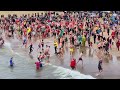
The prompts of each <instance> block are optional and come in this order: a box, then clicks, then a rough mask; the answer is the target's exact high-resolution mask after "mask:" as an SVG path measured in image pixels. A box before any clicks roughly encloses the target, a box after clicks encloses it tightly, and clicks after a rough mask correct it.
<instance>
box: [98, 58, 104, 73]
mask: <svg viewBox="0 0 120 90" xmlns="http://www.w3.org/2000/svg"><path fill="white" fill-rule="evenodd" d="M98 70H99V71H101V70H103V68H102V60H100V61H99V63H98Z"/></svg>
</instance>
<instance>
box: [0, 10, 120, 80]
mask: <svg viewBox="0 0 120 90" xmlns="http://www.w3.org/2000/svg"><path fill="white" fill-rule="evenodd" d="M15 12H16V11H15ZM15 12H13V11H12V12H10V11H9V12H8V11H6V12H4V11H0V13H2V14H3V13H4V15H7V14H8V13H15ZM25 12H26V11H25ZM34 12H35V11H34ZM34 12H28V13H34ZM16 13H17V14H19V15H20V14H23V13H24V12H23V11H22V12H16ZM24 14H25V13H24ZM26 14H27V12H26ZM104 35H106V33H104ZM45 44H47V45H50V46H51V48H50V53H51V57H50V63H52V64H54V65H57V66H62V67H65V68H69V69H71V68H70V67H69V64H70V55H69V49H68V51H65V55H64V59H63V60H62V59H59V58H57V57H56V55H55V54H54V47H53V38H49V39H45ZM37 46H38V41H37V42H36V43H35V44H34V48H35V51H34V52H33V59H35V60H37V59H36V57H37V52H36V49H37ZM93 47H94V48H96V45H94V46H93ZM13 49H14V48H13ZM19 49H20V48H19ZM22 50H23V51H21V52H24V53H25V52H26V50H24V49H22ZM80 51H84V56H83V60H84V68H82V67H81V62H79V63H78V65H77V71H80V72H81V73H83V74H86V75H92V76H93V77H95V78H98V79H119V78H120V59H117V58H116V57H119V56H120V52H118V51H117V49H116V47H115V46H114V47H113V49H112V50H110V54H112V55H113V60H104V62H103V69H104V70H103V73H102V75H101V76H98V77H96V76H95V74H96V73H98V69H97V65H98V58H97V56H96V54H95V53H94V54H92V52H93V50H92V49H91V50H90V49H88V48H84V47H82V48H80V49H77V51H76V54H75V58H76V59H77V60H78V55H79V52H80ZM26 53H28V50H27V52H26Z"/></svg>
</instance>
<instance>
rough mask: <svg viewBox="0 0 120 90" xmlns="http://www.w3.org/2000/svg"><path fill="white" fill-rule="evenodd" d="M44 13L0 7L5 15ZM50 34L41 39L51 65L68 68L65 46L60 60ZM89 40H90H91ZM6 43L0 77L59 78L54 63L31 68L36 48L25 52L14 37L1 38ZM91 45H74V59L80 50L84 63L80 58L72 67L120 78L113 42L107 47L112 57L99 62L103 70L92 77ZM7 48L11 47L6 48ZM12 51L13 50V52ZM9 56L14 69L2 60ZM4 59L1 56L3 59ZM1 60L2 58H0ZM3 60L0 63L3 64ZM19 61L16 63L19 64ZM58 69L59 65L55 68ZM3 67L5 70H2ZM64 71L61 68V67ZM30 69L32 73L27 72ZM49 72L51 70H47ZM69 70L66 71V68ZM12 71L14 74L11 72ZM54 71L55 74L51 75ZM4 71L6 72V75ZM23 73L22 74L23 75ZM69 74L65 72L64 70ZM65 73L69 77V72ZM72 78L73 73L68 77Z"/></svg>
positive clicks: (119, 54) (95, 62)
mask: <svg viewBox="0 0 120 90" xmlns="http://www.w3.org/2000/svg"><path fill="white" fill-rule="evenodd" d="M38 12H39V13H44V11H0V15H5V16H7V15H8V14H11V15H12V14H17V15H18V16H20V15H22V14H32V13H38ZM104 36H107V33H106V32H105V33H104ZM53 40H54V38H53V37H51V38H47V39H45V44H46V45H49V46H50V54H51V57H50V64H52V65H55V67H59V68H60V69H61V68H66V69H69V70H71V68H70V65H69V63H70V54H69V50H67V49H66V50H65V52H66V53H65V55H64V59H63V60H61V59H59V58H57V57H56V55H55V54H54V46H53V43H54V41H53ZM92 41H93V40H92ZM5 42H6V43H7V44H5V45H6V46H5V47H3V48H2V50H0V58H1V60H0V62H2V63H0V78H14V79H18V78H28V79H29V78H35V79H59V78H61V79H62V78H63V77H60V75H61V74H62V71H61V72H55V71H56V70H57V69H56V68H55V67H51V66H49V65H46V66H45V68H43V69H42V70H41V71H35V70H34V69H35V65H34V62H35V61H37V58H36V57H37V52H36V51H33V54H32V56H29V55H28V50H25V49H24V48H21V44H22V41H19V40H17V39H12V38H11V39H5ZM38 43H39V40H37V41H36V42H35V43H34V46H33V47H34V49H37V46H38ZM93 47H94V49H97V46H96V45H93ZM94 49H93V48H91V49H89V48H88V47H87V44H86V47H81V48H80V49H76V52H75V55H74V56H75V57H76V59H77V60H78V58H79V52H81V51H84V53H83V62H84V67H82V66H81V62H79V63H78V64H77V68H76V70H75V71H78V72H80V74H84V75H86V76H87V75H90V76H92V77H94V78H97V79H119V78H120V58H119V57H120V52H119V51H117V49H116V47H115V45H113V47H112V50H110V54H111V55H112V57H113V59H112V60H108V59H107V58H106V60H105V61H104V62H103V72H102V74H101V75H100V76H97V77H96V74H97V73H98V68H97V65H98V58H97V56H96V53H95V52H94ZM9 50H12V51H10V52H11V53H10V52H9ZM13 52H14V53H13ZM11 56H14V61H15V67H14V69H10V68H8V65H6V62H7V63H8V62H9V61H8V60H9V58H10V57H11ZM4 59H5V60H4ZM2 60H4V61H2ZM3 64H4V65H3ZM19 65H20V66H19ZM58 70H59V69H58ZM2 71H5V72H2ZM63 71H64V70H63ZM31 72H32V73H31ZM51 72H53V73H52V74H51ZM68 72H69V71H68ZM12 73H14V75H13V74H12ZM55 73H58V74H59V76H55V75H56V74H55ZM7 74H8V75H7ZM24 74H25V75H24ZM68 74H69V73H68ZM68 74H66V77H67V78H68V79H69V76H67V75H68ZM72 78H74V76H73V77H72Z"/></svg>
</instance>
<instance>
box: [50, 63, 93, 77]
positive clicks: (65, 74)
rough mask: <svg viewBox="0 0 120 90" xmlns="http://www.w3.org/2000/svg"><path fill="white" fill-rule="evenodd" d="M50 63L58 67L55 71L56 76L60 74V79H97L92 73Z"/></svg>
mask: <svg viewBox="0 0 120 90" xmlns="http://www.w3.org/2000/svg"><path fill="white" fill-rule="evenodd" d="M49 65H51V66H52V67H55V68H56V70H55V71H54V72H53V73H54V75H55V76H60V79H95V78H94V77H92V76H91V75H84V74H81V73H80V72H78V71H75V70H70V69H67V68H63V67H60V66H55V65H52V64H49Z"/></svg>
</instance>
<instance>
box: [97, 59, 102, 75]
mask: <svg viewBox="0 0 120 90" xmlns="http://www.w3.org/2000/svg"><path fill="white" fill-rule="evenodd" d="M102 62H103V60H102V58H100V60H99V62H98V70H99V73H98V74H97V75H96V76H98V75H100V74H101V73H102V71H103V67H102Z"/></svg>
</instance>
